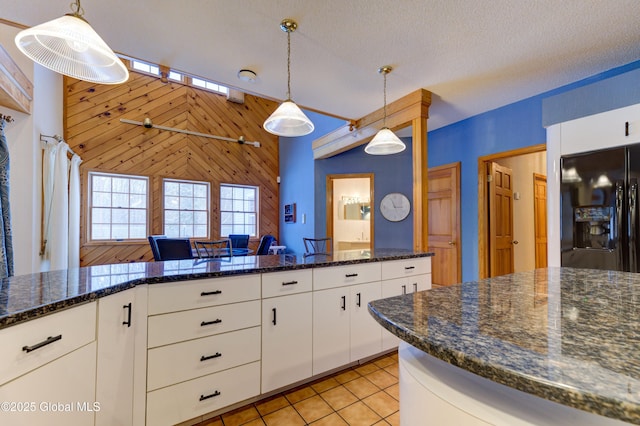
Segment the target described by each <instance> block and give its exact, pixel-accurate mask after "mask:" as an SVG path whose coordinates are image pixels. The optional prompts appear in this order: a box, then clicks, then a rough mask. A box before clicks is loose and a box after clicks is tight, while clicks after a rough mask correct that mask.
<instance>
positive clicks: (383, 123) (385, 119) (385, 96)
mask: <svg viewBox="0 0 640 426" xmlns="http://www.w3.org/2000/svg"><path fill="white" fill-rule="evenodd" d="M383 76H384V118H383V119H382V127H387V73H386V72H384V73H383Z"/></svg>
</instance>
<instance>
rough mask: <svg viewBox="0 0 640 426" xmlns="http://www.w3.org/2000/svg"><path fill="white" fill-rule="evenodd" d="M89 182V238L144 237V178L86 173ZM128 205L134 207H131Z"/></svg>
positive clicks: (145, 217)
mask: <svg viewBox="0 0 640 426" xmlns="http://www.w3.org/2000/svg"><path fill="white" fill-rule="evenodd" d="M89 181H90V182H91V185H90V191H91V194H89V199H90V200H91V212H90V217H91V224H90V230H91V235H90V240H100V241H102V240H125V239H131V238H135V239H143V238H145V236H146V235H147V196H148V194H147V188H148V180H147V178H145V177H142V176H127V175H116V174H107V173H99V172H89ZM130 206H134V207H136V208H135V209H131V208H130ZM132 225H133V226H132ZM131 229H135V233H133V234H132V232H131V231H130V230H131Z"/></svg>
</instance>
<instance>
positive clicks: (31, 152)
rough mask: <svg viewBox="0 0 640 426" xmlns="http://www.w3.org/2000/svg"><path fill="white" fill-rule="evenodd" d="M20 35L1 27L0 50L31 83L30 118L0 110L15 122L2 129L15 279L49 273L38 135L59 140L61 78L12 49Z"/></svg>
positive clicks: (0, 25)
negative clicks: (43, 234)
mask: <svg viewBox="0 0 640 426" xmlns="http://www.w3.org/2000/svg"><path fill="white" fill-rule="evenodd" d="M18 31H19V29H18V28H14V27H12V26H9V25H4V24H0V44H1V45H2V47H4V49H5V50H6V51H7V52H8V53H9V55H10V56H11V58H12V59H13V61H14V62H15V63H16V64H17V65H18V66H19V67H20V69H21V70H22V72H23V73H24V74H25V75H26V76H27V77H28V78H29V80H31V82H33V86H34V96H33V103H32V113H31V114H25V113H22V112H19V111H14V110H11V109H9V108H7V107H4V106H0V113H2V114H5V115H10V116H12V117H13V118H14V120H15V121H14V122H12V123H8V124H7V125H6V126H5V134H6V136H7V142H8V145H9V158H10V185H11V189H10V191H11V192H10V203H11V223H12V232H13V248H14V261H15V274H16V275H23V274H29V273H33V272H40V271H42V270H46V269H47V263H46V262H42V261H41V258H40V255H39V252H40V235H41V231H40V228H41V225H40V224H41V211H42V210H41V206H42V167H41V164H42V149H41V147H40V133H44V134H48V135H52V134H56V133H57V134H60V135H61V134H63V132H62V130H63V127H62V77H61V76H60V75H58V74H56V73H54V72H51V71H49V70H47V69H45V68H43V67H41V66H39V65H35V64H34V63H33V62H32V61H31V60H30V59H28V58H27V57H26V56H24V55H23V54H22V53H21V52H20V51H19V50H18V48H17V47H16V46H15V43H14V38H15V35H16V34H17V33H18Z"/></svg>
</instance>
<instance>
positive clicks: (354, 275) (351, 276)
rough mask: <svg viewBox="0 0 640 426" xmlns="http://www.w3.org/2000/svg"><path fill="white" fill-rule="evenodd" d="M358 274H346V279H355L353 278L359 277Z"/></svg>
mask: <svg viewBox="0 0 640 426" xmlns="http://www.w3.org/2000/svg"><path fill="white" fill-rule="evenodd" d="M357 276H358V274H345V277H346V278H353V277H357Z"/></svg>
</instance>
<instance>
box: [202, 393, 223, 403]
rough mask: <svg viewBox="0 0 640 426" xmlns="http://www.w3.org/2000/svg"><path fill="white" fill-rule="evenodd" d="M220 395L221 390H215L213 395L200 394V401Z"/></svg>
mask: <svg viewBox="0 0 640 426" xmlns="http://www.w3.org/2000/svg"><path fill="white" fill-rule="evenodd" d="M218 395H220V391H215V392H214V393H212V394H211V395H200V402H202V401H204V400H205V399H209V398H213V397H215V396H218Z"/></svg>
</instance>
